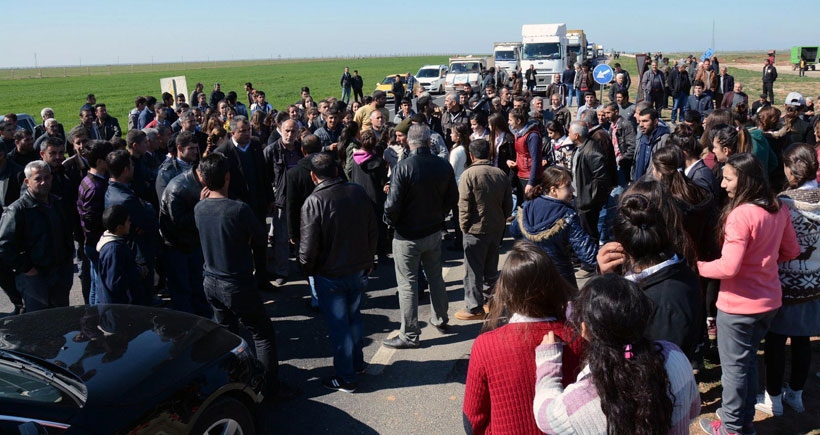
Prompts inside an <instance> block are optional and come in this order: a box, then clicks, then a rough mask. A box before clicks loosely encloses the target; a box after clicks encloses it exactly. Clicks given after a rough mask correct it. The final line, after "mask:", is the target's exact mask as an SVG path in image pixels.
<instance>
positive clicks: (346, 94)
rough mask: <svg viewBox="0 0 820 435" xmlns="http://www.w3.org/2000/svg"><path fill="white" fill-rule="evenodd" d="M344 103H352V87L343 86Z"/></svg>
mask: <svg viewBox="0 0 820 435" xmlns="http://www.w3.org/2000/svg"><path fill="white" fill-rule="evenodd" d="M342 101H344V102H345V104H347V103H349V102H350V86H342Z"/></svg>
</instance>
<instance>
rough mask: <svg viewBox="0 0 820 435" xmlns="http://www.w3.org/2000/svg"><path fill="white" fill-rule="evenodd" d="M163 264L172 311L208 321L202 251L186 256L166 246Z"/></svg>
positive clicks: (209, 316) (208, 313) (209, 309)
mask: <svg viewBox="0 0 820 435" xmlns="http://www.w3.org/2000/svg"><path fill="white" fill-rule="evenodd" d="M165 264H166V266H167V267H166V268H165V269H166V270H165V273H166V278H167V279H168V292H169V293H171V304H172V305H173V307H174V309H175V310H177V311H184V312H186V313H192V314H197V315H200V316H202V317H206V318H209V319H210V318H211V316H212V313H211V307H210V306H209V305H208V301H206V300H205V290H204V289H203V287H202V267H203V265H204V264H205V259H204V258H203V257H202V250H200V249H196V250H194V252H192V253H190V254H186V253H183V252H181V251H179V250H178V249H174V248H171V247H168V246H166V247H165Z"/></svg>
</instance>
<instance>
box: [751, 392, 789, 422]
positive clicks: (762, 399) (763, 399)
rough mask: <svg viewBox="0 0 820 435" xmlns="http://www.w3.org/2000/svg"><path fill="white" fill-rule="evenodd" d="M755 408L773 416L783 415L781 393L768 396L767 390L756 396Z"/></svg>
mask: <svg viewBox="0 0 820 435" xmlns="http://www.w3.org/2000/svg"><path fill="white" fill-rule="evenodd" d="M755 409H756V410H758V411H760V412H762V413H764V414H767V415H771V416H773V417H779V416H781V415H783V395H782V394H780V395H777V396H774V397H772V396H769V392H768V391H767V392H765V393H764V394H760V395H758V396H757V403H756V404H755Z"/></svg>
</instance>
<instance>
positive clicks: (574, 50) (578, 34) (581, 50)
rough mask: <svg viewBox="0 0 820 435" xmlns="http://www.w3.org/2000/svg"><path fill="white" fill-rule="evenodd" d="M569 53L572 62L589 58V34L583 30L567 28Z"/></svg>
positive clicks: (580, 61)
mask: <svg viewBox="0 0 820 435" xmlns="http://www.w3.org/2000/svg"><path fill="white" fill-rule="evenodd" d="M567 55H568V56H569V58H568V59H567V62H569V63H570V64H573V63H576V62H577V63H584V62H585V61H586V60H587V35H586V34H585V33H584V31H583V30H567Z"/></svg>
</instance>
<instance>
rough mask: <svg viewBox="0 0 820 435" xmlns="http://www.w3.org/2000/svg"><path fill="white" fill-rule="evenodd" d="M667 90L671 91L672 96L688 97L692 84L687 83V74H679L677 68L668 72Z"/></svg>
mask: <svg viewBox="0 0 820 435" xmlns="http://www.w3.org/2000/svg"><path fill="white" fill-rule="evenodd" d="M669 89H670V90H671V91H672V96H673V97H675V96H677V95H678V94H686V95H689V91H690V90H691V89H692V83H691V82H690V81H689V74H688V73H687V72H686V71H684V72H680V71H679V70H678V69H677V68H675V69H673V70H672V71H670V72H669Z"/></svg>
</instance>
